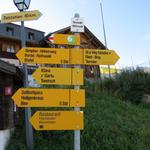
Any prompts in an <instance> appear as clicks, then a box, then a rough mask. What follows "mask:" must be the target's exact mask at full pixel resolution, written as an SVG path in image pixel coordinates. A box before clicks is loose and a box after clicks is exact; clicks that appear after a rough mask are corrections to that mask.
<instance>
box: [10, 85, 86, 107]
mask: <svg viewBox="0 0 150 150" xmlns="http://www.w3.org/2000/svg"><path fill="white" fill-rule="evenodd" d="M12 99H13V100H14V102H15V103H16V105H17V106H18V107H85V90H83V89H80V90H74V89H40V88H39V89H38V88H36V89H33V88H20V89H19V90H18V91H17V92H16V93H15V94H14V95H13V96H12Z"/></svg>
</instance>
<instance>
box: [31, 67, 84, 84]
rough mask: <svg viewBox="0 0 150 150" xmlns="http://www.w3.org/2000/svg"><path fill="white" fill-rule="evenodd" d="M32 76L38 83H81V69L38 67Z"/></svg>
mask: <svg viewBox="0 0 150 150" xmlns="http://www.w3.org/2000/svg"><path fill="white" fill-rule="evenodd" d="M32 76H33V78H34V79H35V80H36V81H37V83H38V84H48V85H83V69H77V68H74V69H71V68H50V67H39V68H38V69H37V70H36V71H35V72H34V73H33V74H32Z"/></svg>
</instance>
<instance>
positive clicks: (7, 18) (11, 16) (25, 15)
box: [1, 10, 42, 23]
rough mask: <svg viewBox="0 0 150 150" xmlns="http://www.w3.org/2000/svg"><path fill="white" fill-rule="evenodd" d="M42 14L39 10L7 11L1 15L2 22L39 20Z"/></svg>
mask: <svg viewBox="0 0 150 150" xmlns="http://www.w3.org/2000/svg"><path fill="white" fill-rule="evenodd" d="M41 15H42V14H41V12H40V11H39V10H33V11H24V12H16V13H7V14H2V15H1V23H10V22H17V21H28V20H37V19H39V18H40V17H41Z"/></svg>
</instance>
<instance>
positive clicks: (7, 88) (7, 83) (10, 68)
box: [0, 60, 23, 130]
mask: <svg viewBox="0 0 150 150" xmlns="http://www.w3.org/2000/svg"><path fill="white" fill-rule="evenodd" d="M22 79H23V74H22V72H21V71H20V69H19V68H18V67H15V66H14V65H11V64H9V63H6V62H4V61H2V60H0V130H4V129H10V128H13V127H14V125H15V121H16V120H15V118H16V116H15V113H17V108H16V107H15V104H14V102H13V101H12V99H11V96H12V95H13V93H14V92H15V91H16V89H18V88H19V87H21V86H22V85H23V80H22Z"/></svg>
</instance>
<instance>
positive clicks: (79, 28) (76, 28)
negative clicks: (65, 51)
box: [71, 18, 84, 32]
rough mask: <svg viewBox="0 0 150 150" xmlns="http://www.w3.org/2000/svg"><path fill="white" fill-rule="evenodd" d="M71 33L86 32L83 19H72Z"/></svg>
mask: <svg viewBox="0 0 150 150" xmlns="http://www.w3.org/2000/svg"><path fill="white" fill-rule="evenodd" d="M71 31H72V32H84V20H83V18H72V19H71Z"/></svg>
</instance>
